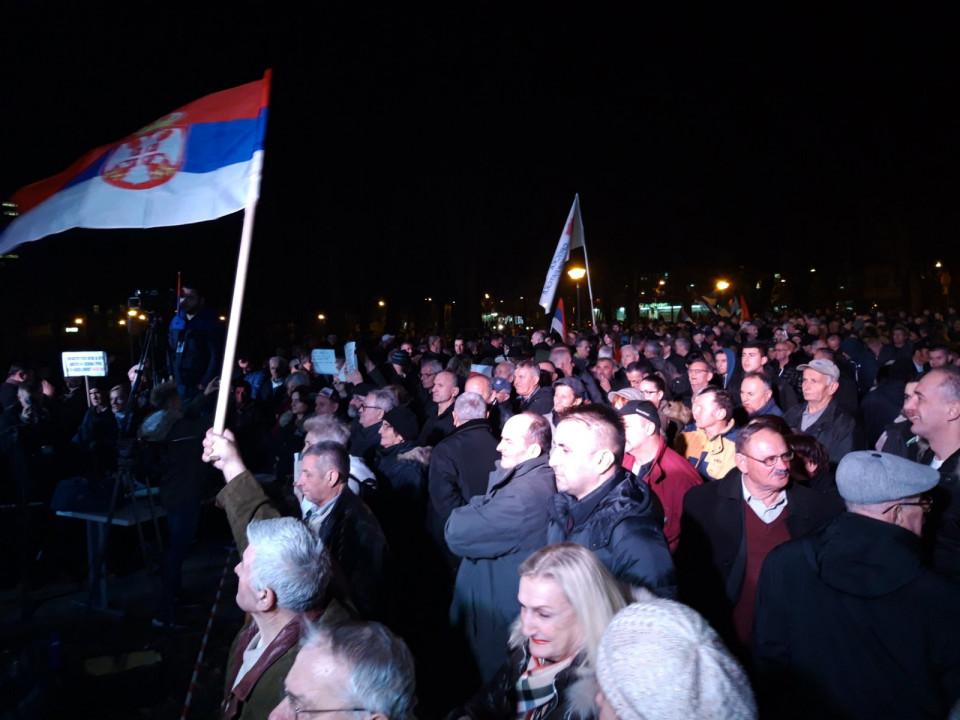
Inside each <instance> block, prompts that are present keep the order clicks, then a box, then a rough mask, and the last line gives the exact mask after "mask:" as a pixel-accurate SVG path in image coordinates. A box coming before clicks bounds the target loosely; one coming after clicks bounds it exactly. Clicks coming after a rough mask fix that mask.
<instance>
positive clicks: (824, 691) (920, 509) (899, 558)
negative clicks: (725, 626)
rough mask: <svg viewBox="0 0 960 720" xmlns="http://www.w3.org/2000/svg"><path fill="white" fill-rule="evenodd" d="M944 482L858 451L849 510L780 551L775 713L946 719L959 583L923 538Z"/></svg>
mask: <svg viewBox="0 0 960 720" xmlns="http://www.w3.org/2000/svg"><path fill="white" fill-rule="evenodd" d="M939 480H940V476H939V475H938V474H937V472H936V471H935V470H933V469H932V468H929V467H924V466H922V465H919V464H917V463H913V462H911V461H909V460H906V459H904V458H899V457H896V456H895V455H888V454H886V453H878V452H853V453H850V454H849V455H847V456H846V457H845V458H844V459H843V460H842V461H841V462H840V466H839V467H838V468H837V488H838V490H839V491H840V495H841V496H842V497H843V499H844V500H845V501H846V505H847V512H845V513H843V514H842V515H840V516H839V517H837V518H836V519H835V520H834V521H833V522H832V523H830V524H829V525H827V526H826V527H825V528H823V529H821V530H820V531H818V532H816V533H814V534H812V535H809V536H807V537H805V538H802V539H800V540H797V541H796V542H791V543H787V544H785V545H782V546H781V547H779V548H777V549H776V550H774V551H773V552H772V553H770V555H769V556H768V558H767V561H766V563H765V564H764V567H763V572H762V574H761V577H760V586H759V590H758V593H757V616H756V625H755V635H754V639H755V660H756V665H757V671H758V676H759V682H758V685H757V687H758V688H761V689H762V690H764V691H765V695H764V696H761V698H760V699H761V708H762V709H765V711H766V712H765V715H767V716H769V717H776V718H812V717H843V718H880V717H885V718H944V717H947V714H948V712H949V711H950V708H951V707H954V705H955V703H956V702H957V700H958V698H960V642H957V638H960V613H958V611H957V608H958V607H960V586H958V585H957V584H955V583H953V582H951V581H949V580H947V579H946V578H944V577H941V576H939V575H937V574H935V573H934V572H932V571H931V570H929V569H927V568H926V567H924V564H923V554H922V551H921V545H920V532H921V528H922V527H923V522H924V517H925V515H926V513H927V511H928V510H929V504H928V503H929V497H928V496H927V493H929V492H930V491H931V490H932V489H933V488H934V487H935V486H936V485H937V482H938V481H939ZM951 717H952V715H951Z"/></svg>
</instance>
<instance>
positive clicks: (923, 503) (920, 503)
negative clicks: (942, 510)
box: [880, 497, 933, 515]
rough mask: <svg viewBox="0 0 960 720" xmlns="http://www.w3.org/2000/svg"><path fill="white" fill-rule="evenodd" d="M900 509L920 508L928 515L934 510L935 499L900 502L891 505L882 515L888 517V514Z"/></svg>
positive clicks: (927, 498) (926, 498) (924, 498)
mask: <svg viewBox="0 0 960 720" xmlns="http://www.w3.org/2000/svg"><path fill="white" fill-rule="evenodd" d="M898 507H920V508H923V514H924V515H926V514H927V513H928V512H930V511H931V510H932V509H933V498H930V497H921V498H920V499H919V500H917V501H916V502H899V503H895V504H893V505H891V506H890V507H888V508H887V509H886V510H884V511H883V512H882V513H880V514H881V515H886V514H887V513H888V512H890V511H891V510H893V509H894V508H898Z"/></svg>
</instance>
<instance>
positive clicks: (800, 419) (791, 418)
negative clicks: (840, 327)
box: [783, 360, 860, 463]
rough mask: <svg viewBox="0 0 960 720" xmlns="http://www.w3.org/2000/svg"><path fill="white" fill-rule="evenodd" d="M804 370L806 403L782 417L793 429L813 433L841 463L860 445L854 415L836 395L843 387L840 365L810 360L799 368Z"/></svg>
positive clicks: (788, 411)
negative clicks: (842, 404)
mask: <svg viewBox="0 0 960 720" xmlns="http://www.w3.org/2000/svg"><path fill="white" fill-rule="evenodd" d="M797 369H798V370H800V371H801V372H802V373H803V381H802V387H803V400H804V401H803V402H802V403H800V404H799V405H794V406H793V407H792V408H790V409H789V410H787V412H786V413H785V414H784V416H783V419H784V420H786V422H787V425H789V426H790V428H791V429H792V430H793V431H794V432H802V433H806V434H807V435H813V437H815V438H816V439H817V440H818V441H819V442H820V443H821V444H822V445H823V446H824V447H825V448H827V451H828V452H829V453H830V462H831V463H838V462H840V460H841V459H842V458H843V456H844V455H846V454H847V453H848V452H850V451H851V450H854V449H856V448H857V447H858V446H859V444H860V443H859V439H858V436H859V431H858V428H857V422H856V420H854V418H853V417H852V416H851V415H849V414H848V413H846V412H845V411H844V410H842V409H841V408H840V406H839V404H838V403H837V399H836V398H835V397H834V396H835V395H836V393H837V390H838V389H839V388H840V368H838V367H837V366H836V364H835V363H833V362H831V361H829V360H811V361H810V362H808V363H806V364H804V365H800V366H799V367H798V368H797Z"/></svg>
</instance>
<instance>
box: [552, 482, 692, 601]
mask: <svg viewBox="0 0 960 720" xmlns="http://www.w3.org/2000/svg"><path fill="white" fill-rule="evenodd" d="M564 541H567V542H574V543H577V544H578V545H583V546H584V547H586V548H588V549H589V550H592V551H593V552H594V553H595V554H596V556H597V558H599V560H600V562H602V563H603V564H604V565H606V567H607V569H608V570H609V571H610V572H611V573H613V575H614V576H615V577H616V578H617V579H618V580H621V581H622V582H625V583H628V584H630V585H636V586H642V587H646V588H648V589H649V590H653V591H654V592H656V593H657V594H659V595H663V596H665V597H673V596H674V595H675V594H676V590H677V588H676V577H675V574H674V568H673V559H672V558H671V557H670V550H669V548H668V547H667V541H666V539H665V538H664V536H663V510H662V509H661V508H660V505H659V503H658V502H656V501H655V500H654V498H653V495H652V493H651V492H650V489H649V488H648V487H647V485H646V484H645V483H643V482H642V481H638V480H637V478H636V477H635V476H634V475H633V474H632V473H629V472H627V471H626V470H624V469H623V468H620V469H619V470H617V473H616V474H615V475H613V477H611V478H610V479H609V480H607V481H606V482H605V483H604V484H603V485H601V486H600V487H599V488H597V489H596V490H594V491H593V492H592V493H590V494H589V495H587V496H586V497H584V498H583V499H582V500H579V501H578V500H577V499H576V498H575V497H573V496H572V495H568V494H566V493H558V494H557V495H555V496H554V498H553V507H552V508H551V510H550V526H549V529H548V530H547V542H548V543H550V544H553V543H558V542H564Z"/></svg>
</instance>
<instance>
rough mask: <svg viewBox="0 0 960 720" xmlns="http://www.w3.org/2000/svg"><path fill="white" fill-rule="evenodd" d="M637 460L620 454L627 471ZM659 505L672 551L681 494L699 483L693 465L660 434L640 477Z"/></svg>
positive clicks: (676, 538)
mask: <svg viewBox="0 0 960 720" xmlns="http://www.w3.org/2000/svg"><path fill="white" fill-rule="evenodd" d="M636 462H637V459H636V458H635V457H634V456H633V455H631V454H630V453H624V454H623V466H624V467H625V468H626V469H627V470H629V471H630V472H634V473H635V472H637V471H639V470H641V468H635V465H636ZM641 479H642V480H644V481H645V482H646V483H647V485H649V486H650V489H651V490H653V493H654V495H656V496H657V498H658V499H659V500H660V504H661V505H663V517H664V522H663V535H664V537H665V538H666V539H667V544H668V545H669V546H670V552H671V553H673V552H675V551H676V549H677V545H678V544H679V543H680V516H681V515H682V514H683V496H684V495H686V494H687V490H689V489H690V488H692V487H696V486H697V485H702V484H703V478H701V477H700V473H698V472H697V471H696V470H695V469H694V467H693V466H692V465H691V464H690V463H689V462H687V460H686V458H684V457H683V456H682V455H680V454H679V453H678V452H676V451H675V450H672V449H671V448H669V447H668V446H667V443H666V441H665V440H664V439H663V436H661V437H660V449H659V450H658V451H657V455H656V457H655V458H654V459H653V461H652V462H651V463H650V466H649V468H648V470H647V472H646V474H645V475H644V476H643V477H642V478H641Z"/></svg>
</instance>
